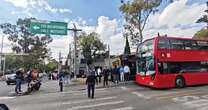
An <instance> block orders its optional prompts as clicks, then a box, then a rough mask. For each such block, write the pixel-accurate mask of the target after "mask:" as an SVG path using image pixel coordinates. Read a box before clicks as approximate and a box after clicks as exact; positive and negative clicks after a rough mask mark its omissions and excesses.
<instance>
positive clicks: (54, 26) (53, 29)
mask: <svg viewBox="0 0 208 110" xmlns="http://www.w3.org/2000/svg"><path fill="white" fill-rule="evenodd" d="M67 26H68V24H67V23H65V22H54V21H50V22H38V21H32V22H31V24H30V31H31V32H32V33H33V34H48V35H67Z"/></svg>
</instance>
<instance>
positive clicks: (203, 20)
mask: <svg viewBox="0 0 208 110" xmlns="http://www.w3.org/2000/svg"><path fill="white" fill-rule="evenodd" d="M196 23H208V16H207V15H203V16H202V17H201V18H199V19H198V20H197V21H196Z"/></svg>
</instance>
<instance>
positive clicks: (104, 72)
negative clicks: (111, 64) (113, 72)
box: [103, 68, 110, 87]
mask: <svg viewBox="0 0 208 110" xmlns="http://www.w3.org/2000/svg"><path fill="white" fill-rule="evenodd" d="M109 73H110V71H109V69H107V68H106V69H104V70H103V86H104V87H106V86H107V87H108V76H109Z"/></svg>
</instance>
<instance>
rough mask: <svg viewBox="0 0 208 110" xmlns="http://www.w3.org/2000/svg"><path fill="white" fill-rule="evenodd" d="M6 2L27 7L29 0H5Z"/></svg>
mask: <svg viewBox="0 0 208 110" xmlns="http://www.w3.org/2000/svg"><path fill="white" fill-rule="evenodd" d="M5 1H6V2H9V3H12V4H13V5H14V6H16V7H22V8H27V7H28V0H5Z"/></svg>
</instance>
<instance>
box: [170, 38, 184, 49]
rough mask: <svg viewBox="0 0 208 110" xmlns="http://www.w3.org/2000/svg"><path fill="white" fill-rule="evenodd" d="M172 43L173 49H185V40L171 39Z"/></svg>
mask: <svg viewBox="0 0 208 110" xmlns="http://www.w3.org/2000/svg"><path fill="white" fill-rule="evenodd" d="M170 43H171V49H176V50H183V49H184V44H183V40H177V39H171V40H170Z"/></svg>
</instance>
